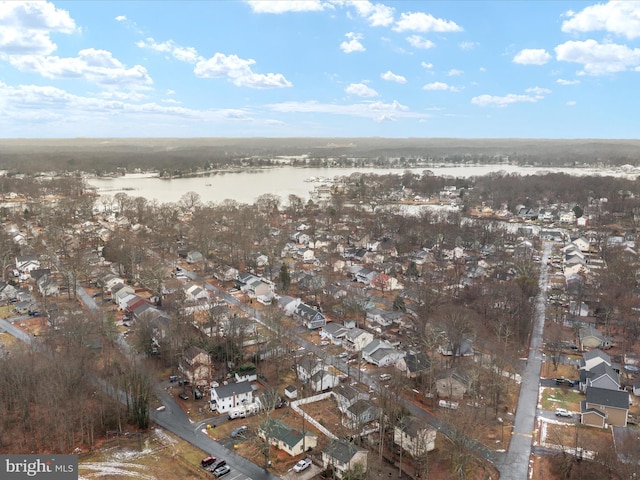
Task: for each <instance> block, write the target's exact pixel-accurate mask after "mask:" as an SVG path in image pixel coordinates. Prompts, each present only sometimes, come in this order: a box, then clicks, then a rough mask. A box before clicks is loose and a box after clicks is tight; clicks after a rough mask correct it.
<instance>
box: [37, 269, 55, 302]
mask: <svg viewBox="0 0 640 480" xmlns="http://www.w3.org/2000/svg"><path fill="white" fill-rule="evenodd" d="M32 273H33V272H32ZM36 286H37V287H38V291H39V292H40V295H42V296H43V297H53V296H56V295H58V293H59V291H60V289H59V287H58V282H56V280H55V278H53V276H52V275H51V273H45V274H44V275H40V276H39V277H38V279H37V280H36Z"/></svg>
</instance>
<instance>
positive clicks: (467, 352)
mask: <svg viewBox="0 0 640 480" xmlns="http://www.w3.org/2000/svg"><path fill="white" fill-rule="evenodd" d="M453 350H454V349H453V344H452V343H451V342H450V341H447V342H445V343H443V344H441V345H438V352H439V353H440V355H444V356H445V357H452V356H454V352H453ZM473 354H474V349H473V340H471V339H470V338H463V339H462V341H461V342H460V345H459V346H458V347H457V348H456V351H455V356H456V357H470V356H473Z"/></svg>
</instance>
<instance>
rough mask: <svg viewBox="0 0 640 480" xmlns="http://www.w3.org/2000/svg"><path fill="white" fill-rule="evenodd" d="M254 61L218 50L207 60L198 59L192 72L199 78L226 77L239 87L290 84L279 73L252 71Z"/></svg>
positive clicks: (267, 86) (270, 86)
mask: <svg viewBox="0 0 640 480" xmlns="http://www.w3.org/2000/svg"><path fill="white" fill-rule="evenodd" d="M255 63H256V62H255V60H253V59H248V60H245V59H243V58H240V57H238V56H237V55H225V54H224V53H219V52H218V53H216V54H215V55H214V56H213V57H211V58H210V59H208V60H205V59H202V60H199V61H198V63H196V66H195V68H194V70H193V72H194V73H195V75H196V77H199V78H227V79H228V80H229V81H230V82H231V83H233V84H234V85H237V86H239V87H249V88H259V89H264V88H285V87H291V86H292V84H291V82H289V81H288V80H287V79H286V78H285V77H284V75H282V74H281V73H267V74H260V73H255V72H253V71H252V70H251V65H253V64H255Z"/></svg>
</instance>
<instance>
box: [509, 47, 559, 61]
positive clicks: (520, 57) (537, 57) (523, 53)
mask: <svg viewBox="0 0 640 480" xmlns="http://www.w3.org/2000/svg"><path fill="white" fill-rule="evenodd" d="M551 58H552V57H551V55H550V54H549V52H547V51H546V50H545V49H544V48H525V49H524V50H520V51H519V52H518V53H517V54H516V56H515V57H513V62H514V63H519V64H521V65H544V64H545V63H547V62H548V61H549V60H551Z"/></svg>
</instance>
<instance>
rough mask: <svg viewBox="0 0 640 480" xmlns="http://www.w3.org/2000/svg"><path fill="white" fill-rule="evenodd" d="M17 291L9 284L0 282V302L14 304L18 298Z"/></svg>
mask: <svg viewBox="0 0 640 480" xmlns="http://www.w3.org/2000/svg"><path fill="white" fill-rule="evenodd" d="M17 295H18V290H17V289H16V287H15V286H13V285H11V284H10V283H7V282H5V281H4V280H0V301H3V302H4V301H9V302H14V301H16V299H17V298H18V296H17Z"/></svg>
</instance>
